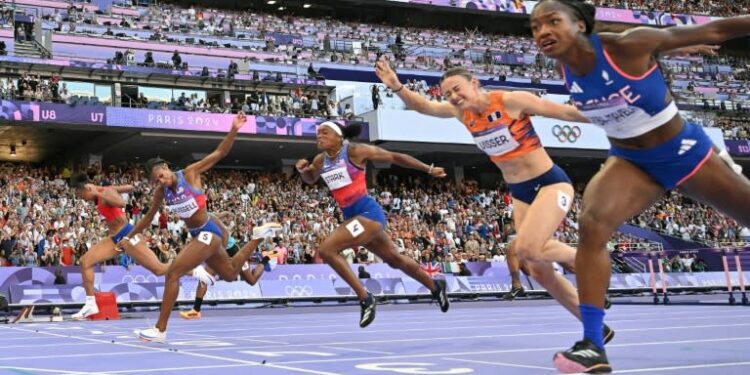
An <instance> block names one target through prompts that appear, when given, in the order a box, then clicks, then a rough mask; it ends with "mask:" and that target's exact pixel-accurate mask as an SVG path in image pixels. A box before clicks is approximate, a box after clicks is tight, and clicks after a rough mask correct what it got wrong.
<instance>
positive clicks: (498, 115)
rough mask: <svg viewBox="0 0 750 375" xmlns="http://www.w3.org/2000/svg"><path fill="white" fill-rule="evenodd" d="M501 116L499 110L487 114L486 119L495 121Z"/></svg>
mask: <svg viewBox="0 0 750 375" xmlns="http://www.w3.org/2000/svg"><path fill="white" fill-rule="evenodd" d="M502 117H503V114H502V113H501V112H500V111H497V112H495V113H493V114H491V115H489V116H487V121H489V122H495V121H496V120H499V119H500V118H502Z"/></svg>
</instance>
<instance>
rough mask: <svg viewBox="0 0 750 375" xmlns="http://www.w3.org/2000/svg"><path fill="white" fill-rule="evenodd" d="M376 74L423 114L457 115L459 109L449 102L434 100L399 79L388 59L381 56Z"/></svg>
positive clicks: (410, 106) (402, 98) (376, 66)
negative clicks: (428, 98) (408, 86)
mask: <svg viewBox="0 0 750 375" xmlns="http://www.w3.org/2000/svg"><path fill="white" fill-rule="evenodd" d="M375 75H377V76H378V78H380V80H381V81H382V82H383V83H384V84H385V85H386V86H388V87H389V88H390V89H391V91H393V92H394V93H395V94H396V95H398V97H399V98H401V100H403V101H404V103H406V107H408V108H410V109H413V110H415V111H417V112H419V113H421V114H424V115H428V116H434V117H444V118H448V117H456V116H457V114H458V112H457V110H456V109H455V108H454V107H453V106H452V105H451V104H450V103H447V102H442V103H438V102H432V101H429V100H427V99H426V98H424V97H423V96H422V95H419V94H417V93H416V92H414V91H411V90H409V89H408V88H406V86H404V85H403V84H402V83H401V81H399V79H398V76H397V75H396V72H394V71H393V69H391V66H390V64H389V63H388V60H386V59H385V58H381V59H380V60H378V61H377V62H376V63H375Z"/></svg>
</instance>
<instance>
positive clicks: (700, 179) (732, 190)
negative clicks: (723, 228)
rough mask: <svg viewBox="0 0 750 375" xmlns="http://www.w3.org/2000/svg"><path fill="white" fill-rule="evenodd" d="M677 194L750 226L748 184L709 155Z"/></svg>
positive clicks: (749, 189) (716, 158)
mask: <svg viewBox="0 0 750 375" xmlns="http://www.w3.org/2000/svg"><path fill="white" fill-rule="evenodd" d="M679 190H680V191H682V192H683V193H685V194H686V195H688V196H690V197H691V198H694V199H697V200H700V201H703V202H705V203H708V204H710V205H712V206H714V207H715V208H717V209H718V210H719V211H722V212H724V213H726V214H727V215H729V216H731V217H733V218H734V219H736V220H737V221H739V222H741V223H742V224H743V225H745V226H750V181H748V179H747V178H746V177H745V176H741V175H738V174H736V173H735V172H734V171H733V170H732V169H731V168H729V166H727V165H726V164H725V163H724V162H723V161H722V160H721V159H720V158H719V157H718V156H717V155H715V154H714V155H712V156H711V157H710V158H709V159H708V161H706V163H705V164H703V166H702V167H701V168H700V169H699V170H698V172H696V173H695V175H693V176H692V177H691V178H689V179H688V180H687V181H685V182H684V183H683V184H682V185H680V187H679Z"/></svg>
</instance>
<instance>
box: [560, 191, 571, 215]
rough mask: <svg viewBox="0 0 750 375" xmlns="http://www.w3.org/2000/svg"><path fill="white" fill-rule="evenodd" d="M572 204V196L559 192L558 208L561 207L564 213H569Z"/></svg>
mask: <svg viewBox="0 0 750 375" xmlns="http://www.w3.org/2000/svg"><path fill="white" fill-rule="evenodd" d="M572 203H573V199H572V198H571V197H570V195H568V194H565V193H564V192H562V191H561V190H558V191H557V206H558V207H560V209H561V210H563V212H568V210H570V205H571V204H572Z"/></svg>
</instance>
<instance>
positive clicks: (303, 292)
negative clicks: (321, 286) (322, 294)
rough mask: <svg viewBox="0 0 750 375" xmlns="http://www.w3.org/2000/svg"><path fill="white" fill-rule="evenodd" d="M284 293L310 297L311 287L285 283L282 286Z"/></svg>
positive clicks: (311, 293) (291, 295)
mask: <svg viewBox="0 0 750 375" xmlns="http://www.w3.org/2000/svg"><path fill="white" fill-rule="evenodd" d="M284 293H286V295H287V296H289V297H311V296H312V295H313V289H312V287H311V286H310V285H305V286H301V285H287V286H285V287H284Z"/></svg>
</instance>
